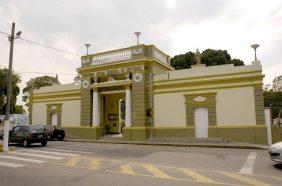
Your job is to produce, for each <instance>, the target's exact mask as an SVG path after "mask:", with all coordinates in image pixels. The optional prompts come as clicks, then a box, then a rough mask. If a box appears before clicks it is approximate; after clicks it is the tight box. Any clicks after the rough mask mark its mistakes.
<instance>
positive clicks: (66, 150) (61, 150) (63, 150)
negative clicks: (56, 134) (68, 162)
mask: <svg viewBox="0 0 282 186" xmlns="http://www.w3.org/2000/svg"><path fill="white" fill-rule="evenodd" d="M48 150H53V151H59V152H72V153H78V154H93V153H92V152H82V151H78V150H68V149H56V148H48Z"/></svg>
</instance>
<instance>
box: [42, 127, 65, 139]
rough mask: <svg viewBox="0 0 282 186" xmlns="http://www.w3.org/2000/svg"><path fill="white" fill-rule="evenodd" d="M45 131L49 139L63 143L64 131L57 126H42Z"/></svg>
mask: <svg viewBox="0 0 282 186" xmlns="http://www.w3.org/2000/svg"><path fill="white" fill-rule="evenodd" d="M44 128H45V130H46V131H47V133H48V135H49V139H50V140H52V139H58V140H61V141H63V140H64V138H65V131H64V130H63V129H61V128H59V127H57V126H52V125H45V126H44Z"/></svg>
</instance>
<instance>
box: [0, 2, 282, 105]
mask: <svg viewBox="0 0 282 186" xmlns="http://www.w3.org/2000/svg"><path fill="white" fill-rule="evenodd" d="M12 22H15V23H16V31H22V38H25V39H29V40H32V41H36V42H39V43H42V44H46V45H50V46H53V47H56V48H59V49H62V50H65V51H69V52H71V53H74V54H77V55H71V54H67V53H63V52H60V51H57V50H53V49H50V48H46V47H42V46H38V45H34V44H31V43H29V42H26V41H24V40H20V39H17V40H15V49H14V60H13V68H14V70H15V71H16V72H17V73H19V74H20V75H21V77H22V82H21V84H20V87H21V89H22V88H24V87H25V84H26V82H27V81H28V80H29V79H30V78H32V77H36V76H42V75H44V74H43V73H50V74H49V75H52V76H55V74H56V73H57V74H58V77H59V80H60V82H61V83H72V82H73V79H74V76H75V74H76V69H77V68H78V67H80V55H85V53H86V49H85V46H84V44H85V43H90V44H91V47H90V49H89V53H96V52H102V51H106V50H112V49H118V48H123V47H128V46H132V45H135V44H136V38H135V35H134V34H133V33H134V32H136V31H140V32H142V35H141V36H140V43H141V44H154V45H155V46H156V47H158V48H159V49H161V50H162V51H164V52H165V53H167V54H168V55H170V56H172V57H173V56H174V55H177V54H181V53H186V52H188V51H195V50H196V49H197V48H198V49H199V50H200V51H203V50H205V49H207V48H212V49H224V50H228V52H229V54H231V56H232V57H233V58H239V59H242V60H243V61H244V62H245V64H251V62H252V61H253V60H254V52H253V49H252V48H250V45H251V44H254V43H258V44H260V47H259V48H258V51H257V55H258V60H260V61H261V63H262V66H263V73H264V74H265V78H264V83H265V84H269V83H271V81H272V80H273V79H274V78H275V77H276V76H278V75H281V74H282V62H281V59H282V26H281V25H282V1H281V0H48V1H46V0H0V31H3V32H7V33H9V32H10V31H11V23H12ZM8 61H9V42H8V39H7V36H6V35H4V34H1V33H0V66H2V67H3V66H6V67H7V66H8ZM31 72H39V73H31ZM18 103H19V104H22V102H21V95H20V97H18Z"/></svg>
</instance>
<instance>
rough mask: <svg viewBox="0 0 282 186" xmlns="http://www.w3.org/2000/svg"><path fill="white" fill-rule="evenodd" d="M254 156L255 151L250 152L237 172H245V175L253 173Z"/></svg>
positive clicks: (255, 155) (255, 154)
mask: <svg viewBox="0 0 282 186" xmlns="http://www.w3.org/2000/svg"><path fill="white" fill-rule="evenodd" d="M256 157H257V153H256V152H251V153H250V154H249V155H248V157H247V159H246V161H245V163H244V165H243V167H242V168H241V170H240V171H239V173H240V174H247V175H251V174H253V171H254V164H255V161H256Z"/></svg>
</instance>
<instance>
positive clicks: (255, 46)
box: [251, 44, 259, 61]
mask: <svg viewBox="0 0 282 186" xmlns="http://www.w3.org/2000/svg"><path fill="white" fill-rule="evenodd" d="M251 47H252V48H253V49H254V50H255V61H257V48H258V47H259V44H253V45H251Z"/></svg>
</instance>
